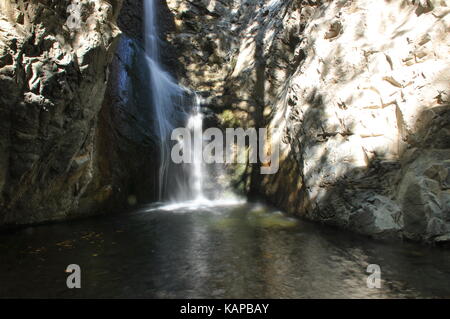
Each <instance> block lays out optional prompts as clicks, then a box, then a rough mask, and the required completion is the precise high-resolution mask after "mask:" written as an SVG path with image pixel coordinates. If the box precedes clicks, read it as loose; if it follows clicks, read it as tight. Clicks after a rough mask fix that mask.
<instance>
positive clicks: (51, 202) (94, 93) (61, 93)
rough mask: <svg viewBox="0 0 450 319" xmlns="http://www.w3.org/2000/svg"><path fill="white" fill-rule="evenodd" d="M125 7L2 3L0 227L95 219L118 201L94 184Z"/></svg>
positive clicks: (114, 0) (53, 0)
mask: <svg viewBox="0 0 450 319" xmlns="http://www.w3.org/2000/svg"><path fill="white" fill-rule="evenodd" d="M69 5H72V7H69ZM120 7H121V1H119V0H110V1H73V2H71V1H61V0H45V1H10V0H1V1H0V118H1V122H2V124H1V126H0V130H1V133H0V193H1V196H0V224H26V223H37V222H42V221H50V220H60V219H67V218H71V217H73V216H82V215H84V214H90V213H93V212H94V211H95V207H96V205H100V204H101V203H102V202H104V201H105V200H106V199H107V198H109V197H110V196H111V194H112V186H111V185H109V184H101V185H100V184H98V185H97V186H98V187H97V188H96V187H92V183H91V182H92V180H93V178H94V176H96V175H98V174H99V172H98V165H97V164H96V161H97V155H98V152H97V148H96V143H97V138H96V135H97V132H98V126H97V120H98V114H99V111H100V108H101V106H102V101H103V98H104V93H105V89H106V83H107V79H108V64H109V62H110V61H111V59H112V55H113V53H114V52H115V49H116V44H117V39H118V36H119V34H120V30H119V29H118V27H117V26H116V22H115V21H116V18H117V16H118V14H119V11H120ZM70 8H72V10H73V11H72V12H69V11H68V9H70ZM73 14H74V16H72V15H73ZM78 22H79V23H78Z"/></svg>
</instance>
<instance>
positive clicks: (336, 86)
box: [167, 0, 450, 242]
mask: <svg viewBox="0 0 450 319" xmlns="http://www.w3.org/2000/svg"><path fill="white" fill-rule="evenodd" d="M167 4H168V6H169V8H170V10H171V12H172V15H173V21H174V24H175V26H176V30H175V31H172V32H169V33H168V35H167V39H168V41H169V42H170V43H172V45H173V46H174V48H176V49H177V50H178V56H179V59H178V60H179V64H180V65H181V67H180V68H179V71H178V74H179V76H180V81H182V82H184V83H185V84H186V85H189V86H191V87H193V88H195V89H197V90H198V91H204V92H205V93H204V95H205V97H207V100H208V103H209V104H210V107H211V108H212V109H214V110H215V112H216V113H218V114H219V117H220V118H221V119H222V122H223V123H224V125H225V126H227V125H230V121H229V119H230V118H231V119H232V122H233V123H232V124H233V125H235V124H236V122H237V123H238V124H237V125H241V126H245V127H249V126H258V127H264V126H267V127H270V128H271V129H272V138H273V140H274V141H276V143H277V145H279V146H280V148H281V150H282V154H283V155H282V159H281V167H280V170H279V172H278V173H277V174H275V175H268V176H263V177H262V176H261V175H259V174H258V173H257V172H258V167H253V171H255V170H256V173H255V172H253V173H250V174H249V173H248V172H247V174H246V176H244V177H245V178H244V179H243V180H245V181H247V182H248V183H247V187H249V188H250V189H249V190H250V191H257V192H259V193H260V194H263V195H264V196H265V197H266V198H268V199H269V200H270V201H271V202H273V203H274V204H276V205H278V206H280V207H282V208H284V209H286V210H287V211H289V212H291V213H294V214H298V215H300V216H303V217H306V218H308V219H311V220H315V221H319V222H324V223H327V224H332V225H336V226H340V227H344V228H348V229H351V230H354V231H357V232H361V233H364V234H369V235H371V236H375V237H383V238H384V237H403V238H408V239H412V240H418V241H432V242H445V241H448V240H450V201H449V199H450V189H449V178H450V166H449V165H450V164H449V163H450V144H449V143H450V138H449V136H450V135H449V133H450V106H449V94H450V92H449V89H450V84H449V83H450V58H449V43H450V41H449V40H450V39H449V34H450V33H449V30H450V15H449V12H450V3H449V2H448V1H440V0H437V1H432V0H426V1H407V0H403V1H400V0H398V1H387V0H386V1H363V0H353V1H350V0H347V1H346V0H341V1H319V0H316V1H314V0H310V1H306V0H305V1H294V0H285V1H277V0H247V1H245V0H243V1H232V0H229V1H226V0H220V1H219V0H191V1H180V0H167ZM267 151H269V152H270V149H268V150H267ZM244 175H245V174H244ZM249 179H250V181H249ZM255 180H257V182H255Z"/></svg>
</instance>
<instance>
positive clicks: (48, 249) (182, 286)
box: [0, 204, 450, 298]
mask: <svg viewBox="0 0 450 319" xmlns="http://www.w3.org/2000/svg"><path fill="white" fill-rule="evenodd" d="M0 256H1V263H0V297H63V298H72V297H76V298H80V297H81V298H84V297H94V298H97V297H98V298H104V297H122V298H129V297H138V298H141V297H144V298H200V297H207V298H244V297H245V298H356V297H362V298H398V297H450V252H449V251H448V250H442V249H435V248H431V247H422V246H416V245H412V244H395V245H393V244H392V243H391V244H386V243H380V242H374V241H371V240H368V239H366V238H364V237H360V236H356V235H350V234H347V233H343V232H340V231H337V230H334V229H329V228H324V227H321V226H318V225H314V224H310V223H306V222H303V221H296V220H293V219H289V218H286V217H284V216H283V215H281V214H280V213H277V212H275V211H273V210H270V209H268V208H267V207H263V206H261V205H256V204H245V205H237V206H230V207H212V208H209V209H201V210H198V209H197V210H186V209H184V210H183V209H178V210H176V211H172V212H168V211H161V210H155V211H150V212H149V211H145V210H143V211H139V212H135V213H132V214H121V215H115V216H109V217H102V218H95V219H91V220H84V221H77V222H72V223H66V224H55V225H48V226H40V227H34V228H28V229H23V230H19V231H14V232H8V233H3V234H0ZM69 264H78V265H80V267H81V278H82V279H81V285H82V288H81V289H73V290H69V289H68V288H67V286H66V277H67V275H68V274H67V273H65V269H66V267H67V265H69ZM368 264H378V265H380V267H381V271H382V273H381V277H382V286H381V289H369V288H367V285H366V279H367V276H368V275H369V274H368V273H366V268H367V265H368Z"/></svg>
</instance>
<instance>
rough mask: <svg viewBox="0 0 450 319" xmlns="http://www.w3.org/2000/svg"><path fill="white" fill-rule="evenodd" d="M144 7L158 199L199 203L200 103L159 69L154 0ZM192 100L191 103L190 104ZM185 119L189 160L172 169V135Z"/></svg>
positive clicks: (201, 197) (146, 1)
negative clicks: (189, 134)
mask: <svg viewBox="0 0 450 319" xmlns="http://www.w3.org/2000/svg"><path fill="white" fill-rule="evenodd" d="M144 6H145V53H146V62H147V67H148V69H149V73H150V85H151V94H152V104H153V108H154V114H155V122H154V125H155V127H156V135H157V137H158V142H159V148H160V149H159V151H160V167H159V176H158V179H159V187H158V192H159V194H158V195H159V196H158V197H159V199H160V200H166V199H169V198H170V199H172V200H192V199H198V200H200V199H203V159H202V158H203V157H202V140H201V135H202V128H203V115H202V114H201V110H200V99H199V97H198V96H197V95H196V94H195V93H192V92H190V91H189V90H187V89H185V88H183V87H181V86H180V85H178V83H177V82H176V81H175V80H174V79H173V78H172V77H171V76H170V74H169V73H168V72H167V71H165V70H164V69H163V66H162V64H161V62H160V52H159V42H160V41H161V40H160V38H159V35H158V28H157V21H156V20H157V19H156V7H155V0H145V2H144ZM186 96H188V97H186ZM189 96H190V97H189ZM192 100H194V102H193V103H192ZM192 104H194V105H192ZM180 105H181V109H180ZM189 107H190V110H189ZM186 117H187V118H188V119H187V126H186V127H187V128H188V129H190V130H191V132H192V133H193V134H192V135H193V137H194V140H193V141H192V143H189V144H190V145H193V149H191V150H190V153H191V154H192V155H193V160H192V164H189V165H188V168H187V169H186V167H184V168H180V167H176V166H175V165H174V164H173V163H172V162H171V158H170V152H171V146H172V145H173V142H172V141H171V134H172V131H173V129H175V128H176V127H178V126H179V125H182V126H184V125H185V124H186ZM199 136H200V137H199ZM198 137H199V138H198ZM186 171H187V172H186ZM183 172H184V173H185V174H184V175H187V176H180V175H183ZM185 179H187V182H186V181H185Z"/></svg>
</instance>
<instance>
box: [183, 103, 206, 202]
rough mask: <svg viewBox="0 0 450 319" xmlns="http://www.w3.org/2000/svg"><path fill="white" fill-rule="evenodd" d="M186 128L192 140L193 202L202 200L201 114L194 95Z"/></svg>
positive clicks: (191, 177) (191, 181) (191, 180)
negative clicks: (191, 110) (192, 108)
mask: <svg viewBox="0 0 450 319" xmlns="http://www.w3.org/2000/svg"><path fill="white" fill-rule="evenodd" d="M187 128H188V129H189V130H190V131H191V136H192V137H193V139H192V145H193V146H192V147H191V149H192V154H191V156H192V164H191V166H192V169H191V174H190V175H191V176H190V183H189V184H190V186H191V187H190V188H191V189H192V191H193V195H194V198H195V200H197V201H202V200H204V199H205V198H204V195H203V173H204V168H203V145H202V140H203V137H202V136H203V135H202V133H203V114H202V113H201V110H200V98H199V97H198V96H197V95H195V108H194V113H193V114H192V115H191V116H190V117H189V120H188V125H187Z"/></svg>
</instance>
